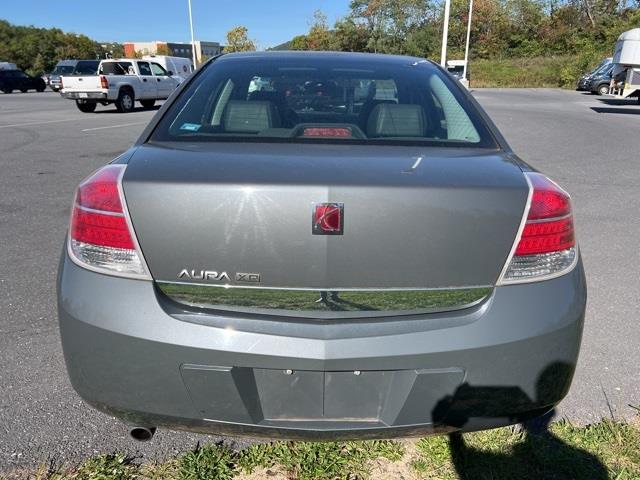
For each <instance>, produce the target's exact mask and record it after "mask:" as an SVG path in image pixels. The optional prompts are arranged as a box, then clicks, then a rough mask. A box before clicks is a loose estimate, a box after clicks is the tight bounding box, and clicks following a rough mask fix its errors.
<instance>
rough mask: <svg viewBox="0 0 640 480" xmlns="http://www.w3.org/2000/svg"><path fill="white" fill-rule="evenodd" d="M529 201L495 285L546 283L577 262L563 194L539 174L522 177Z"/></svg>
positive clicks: (567, 201)
mask: <svg viewBox="0 0 640 480" xmlns="http://www.w3.org/2000/svg"><path fill="white" fill-rule="evenodd" d="M525 175H526V177H527V181H528V183H529V200H528V202H527V208H526V209H525V215H524V218H523V222H522V225H521V226H520V231H519V232H518V236H517V237H516V242H515V244H514V247H513V251H512V253H511V255H510V256H509V259H508V260H507V264H506V265H505V268H504V270H503V273H502V275H501V277H500V280H499V282H498V283H499V284H509V283H521V282H532V281H540V280H547V279H549V278H555V277H558V276H560V275H563V274H565V273H567V272H569V271H570V270H571V269H572V268H573V267H574V266H575V264H576V262H577V261H578V254H577V251H576V250H577V246H576V240H575V233H574V228H573V216H572V214H571V199H570V197H569V195H568V194H567V192H565V191H564V190H562V189H561V188H560V187H559V186H558V185H556V184H555V183H554V182H552V181H551V180H549V179H548V178H547V177H545V176H544V175H542V174H540V173H526V174H525Z"/></svg>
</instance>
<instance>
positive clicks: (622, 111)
mask: <svg viewBox="0 0 640 480" xmlns="http://www.w3.org/2000/svg"><path fill="white" fill-rule="evenodd" d="M633 105H635V103H634V104H633ZM590 108H591V110H593V111H594V112H596V113H612V114H615V115H640V108H628V107H627V108H612V107H590Z"/></svg>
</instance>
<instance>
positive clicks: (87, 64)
mask: <svg viewBox="0 0 640 480" xmlns="http://www.w3.org/2000/svg"><path fill="white" fill-rule="evenodd" d="M98 65H100V60H61V61H59V62H58V64H57V65H56V67H55V68H54V69H53V72H51V73H50V74H49V88H51V90H53V91H54V92H58V91H60V89H62V78H61V77H62V76H66V77H70V76H74V75H75V76H86V75H97V72H98Z"/></svg>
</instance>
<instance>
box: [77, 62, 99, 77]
mask: <svg viewBox="0 0 640 480" xmlns="http://www.w3.org/2000/svg"><path fill="white" fill-rule="evenodd" d="M99 64H100V62H96V61H90V60H87V61H82V62H78V65H76V69H75V71H74V72H73V73H74V74H75V75H95V73H96V72H97V71H98V65H99Z"/></svg>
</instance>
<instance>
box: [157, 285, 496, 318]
mask: <svg viewBox="0 0 640 480" xmlns="http://www.w3.org/2000/svg"><path fill="white" fill-rule="evenodd" d="M156 284H157V287H158V289H159V290H160V291H161V292H162V293H163V294H164V295H166V296H167V297H168V298H170V299H171V300H173V301H175V302H177V303H180V304H184V305H189V306H192V307H196V308H205V309H212V310H223V311H227V312H236V313H250V314H263V315H265V314H266V315H279V316H288V317H292V316H293V317H311V318H361V317H389V316H403V315H415V314H423V313H436V312H446V311H452V310H460V309H464V308H469V307H472V306H474V305H477V304H479V303H480V302H482V301H483V300H484V299H486V298H487V297H488V296H489V295H491V293H492V292H493V287H486V288H466V289H450V290H447V289H423V290H318V289H297V290H293V289H279V288H255V287H254V288H244V287H235V288H229V289H221V288H215V287H213V286H212V285H207V286H202V285H194V284H173V283H166V282H156ZM211 287H213V288H211Z"/></svg>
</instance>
